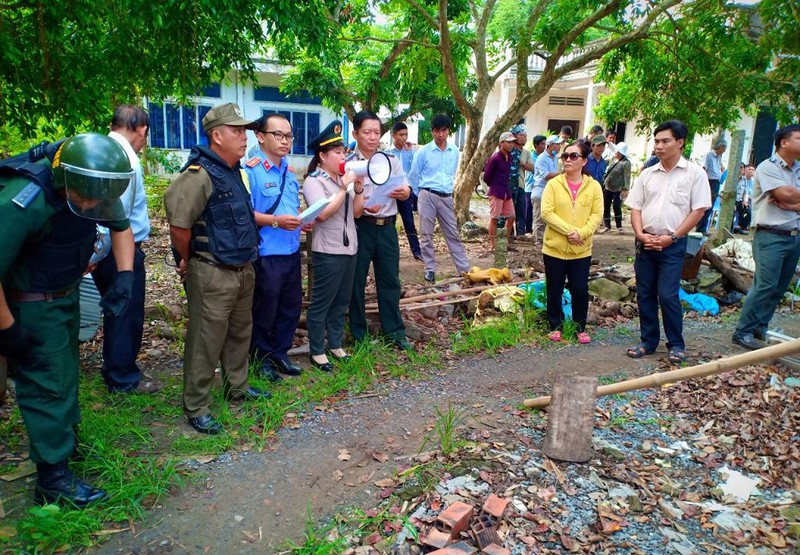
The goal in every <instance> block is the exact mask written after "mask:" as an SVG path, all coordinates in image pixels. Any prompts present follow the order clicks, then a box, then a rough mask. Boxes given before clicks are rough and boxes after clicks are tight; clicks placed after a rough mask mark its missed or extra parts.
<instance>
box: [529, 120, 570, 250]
mask: <svg viewBox="0 0 800 555" xmlns="http://www.w3.org/2000/svg"><path fill="white" fill-rule="evenodd" d="M563 142H564V138H563V137H562V136H560V135H550V137H548V138H547V141H546V142H545V147H544V152H542V153H541V154H540V155H539V156H538V157H537V158H536V163H535V164H534V166H533V188H532V189H531V207H532V208H533V243H534V245H539V246H541V244H542V241H544V228H545V225H544V220H542V193H543V192H544V187H545V185H547V182H548V181H550V180H551V179H553V178H554V177H555V176H557V175H558V160H557V159H556V156H557V155H558V149H559V148H560V145H561V143H563Z"/></svg>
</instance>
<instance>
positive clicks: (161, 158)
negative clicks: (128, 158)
mask: <svg viewBox="0 0 800 555" xmlns="http://www.w3.org/2000/svg"><path fill="white" fill-rule="evenodd" d="M142 168H143V169H144V170H145V173H147V174H152V173H159V172H160V171H162V172H164V173H166V174H173V173H178V171H179V170H180V169H181V159H180V158H178V155H177V154H175V152H174V151H172V150H168V149H166V148H157V147H152V146H151V147H147V148H146V149H144V150H143V151H142Z"/></svg>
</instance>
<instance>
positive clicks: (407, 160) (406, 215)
mask: <svg viewBox="0 0 800 555" xmlns="http://www.w3.org/2000/svg"><path fill="white" fill-rule="evenodd" d="M386 152H387V153H389V154H393V155H395V156H396V157H397V158H398V159H399V160H400V162H402V164H403V171H404V172H405V173H406V175H408V174H409V173H411V162H412V161H413V160H414V151H413V150H411V148H410V145H409V144H408V126H406V124H405V123H403V122H402V121H398V122H397V123H395V124H394V125H393V126H392V147H391V148H387V149H386ZM397 211H398V212H399V213H400V218H402V220H403V229H405V231H406V238H407V239H408V246H409V248H411V254H412V255H414V259H415V260H419V261H422V253H421V251H420V247H419V238H418V237H417V226H416V224H415V223H414V212H416V211H417V195H416V194H414V193H413V192H412V193H411V196H410V197H408V198H407V199H406V200H398V201H397Z"/></svg>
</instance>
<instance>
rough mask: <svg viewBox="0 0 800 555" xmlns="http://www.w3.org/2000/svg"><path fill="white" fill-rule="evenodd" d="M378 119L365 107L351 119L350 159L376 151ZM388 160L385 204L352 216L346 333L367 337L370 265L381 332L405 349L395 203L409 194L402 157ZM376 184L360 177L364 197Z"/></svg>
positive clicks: (379, 135)
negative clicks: (354, 236) (354, 244)
mask: <svg viewBox="0 0 800 555" xmlns="http://www.w3.org/2000/svg"><path fill="white" fill-rule="evenodd" d="M381 135H382V132H381V120H380V118H378V116H377V115H375V114H374V113H373V112H369V111H367V110H363V111H361V112H358V113H357V114H356V116H355V118H353V137H355V139H356V143H357V146H356V148H355V150H354V151H353V153H352V154H351V155H350V156H349V157H348V158H347V159H348V160H369V159H370V158H371V157H372V155H374V154H375V153H376V152H377V151H378V146H380V140H381ZM387 156H389V157H390V160H391V166H392V177H391V178H390V179H389V182H388V183H386V184H385V185H381V187H392V188H393V190H392V192H391V193H389V201H388V203H386V204H384V205H377V206H365V207H364V214H363V215H362V216H361V217H360V218H356V231H357V232H358V253H357V254H356V270H355V280H354V281H353V298H352V300H351V302H350V316H349V319H350V333H351V334H352V335H353V338H354V339H355V340H356V341H360V340H361V339H363V338H364V336H366V335H367V331H368V330H367V318H366V314H365V309H364V289H365V287H366V284H367V274H369V266H370V263H372V266H373V269H374V272H375V287H376V289H377V290H378V316H379V317H380V321H381V329H382V330H383V333H384V334H385V335H386V336H387V337H389V339H391V340H392V342H394V344H395V345H396V346H397V347H398V348H400V349H404V350H409V349H412V348H413V347H412V346H411V344H410V343H409V342H408V340H407V339H406V327H405V325H404V324H403V317H402V316H401V314H400V293H401V288H400V246H399V244H398V242H397V228H396V227H395V222H396V220H397V202H396V201H398V200H406V199H407V198H408V197H409V196H410V195H411V186H410V185H409V184H408V180H407V179H406V177H405V172H404V171H403V166H402V164H401V163H400V160H398V159H397V158H395V157H394V156H392V155H391V154H387ZM376 187H377V185H375V184H374V183H373V182H372V181H371V180H370V179H369V178H368V177H367V178H365V179H364V195H365V198H367V200H369V197H370V196H371V195H372V194H373V193H374V192H375V188H376Z"/></svg>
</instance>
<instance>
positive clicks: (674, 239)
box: [670, 233, 680, 244]
mask: <svg viewBox="0 0 800 555" xmlns="http://www.w3.org/2000/svg"><path fill="white" fill-rule="evenodd" d="M670 238H671V239H672V243H673V244H675V243H677V242H678V239H680V237H678V236H677V235H675V234H674V233H673V234H672V235H670Z"/></svg>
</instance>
